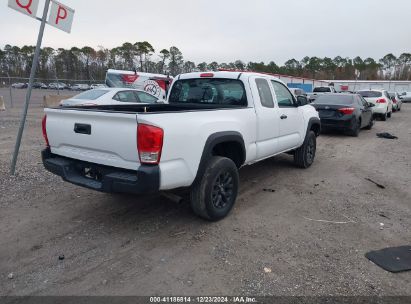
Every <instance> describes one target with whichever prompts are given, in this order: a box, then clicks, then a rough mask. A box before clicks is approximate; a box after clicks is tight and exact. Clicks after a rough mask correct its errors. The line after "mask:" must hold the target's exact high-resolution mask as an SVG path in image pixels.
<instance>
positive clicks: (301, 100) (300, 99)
mask: <svg viewBox="0 0 411 304" xmlns="http://www.w3.org/2000/svg"><path fill="white" fill-rule="evenodd" d="M308 104H309V101H308V98H307V97H305V96H303V95H299V96H297V105H298V106H299V107H301V106H305V105H308Z"/></svg>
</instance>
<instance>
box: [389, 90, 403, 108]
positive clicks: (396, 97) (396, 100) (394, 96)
mask: <svg viewBox="0 0 411 304" xmlns="http://www.w3.org/2000/svg"><path fill="white" fill-rule="evenodd" d="M388 95H390V98H391V100H392V110H393V112H396V111H401V107H402V99H401V98H400V94H398V93H396V92H395V93H394V92H390V93H388Z"/></svg>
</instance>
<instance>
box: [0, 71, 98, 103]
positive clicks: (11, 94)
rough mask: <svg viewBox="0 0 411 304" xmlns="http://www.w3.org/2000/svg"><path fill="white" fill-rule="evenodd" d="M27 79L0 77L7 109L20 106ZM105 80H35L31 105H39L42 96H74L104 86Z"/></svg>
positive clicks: (0, 86)
mask: <svg viewBox="0 0 411 304" xmlns="http://www.w3.org/2000/svg"><path fill="white" fill-rule="evenodd" d="M28 82H29V78H25V77H7V76H6V77H4V76H2V77H0V96H3V99H4V101H5V103H6V105H7V107H10V108H13V107H15V106H16V105H20V103H21V99H22V96H24V94H23V92H24V93H25V90H26V89H27V87H28ZM104 84H105V80H103V79H102V80H96V79H93V80H86V79H59V78H54V79H45V78H36V79H35V80H34V85H33V93H32V99H33V102H32V104H33V105H36V104H39V102H40V101H39V100H40V99H41V97H42V96H44V95H60V94H62V95H75V94H77V92H81V91H86V90H89V89H92V88H93V87H94V86H95V85H104Z"/></svg>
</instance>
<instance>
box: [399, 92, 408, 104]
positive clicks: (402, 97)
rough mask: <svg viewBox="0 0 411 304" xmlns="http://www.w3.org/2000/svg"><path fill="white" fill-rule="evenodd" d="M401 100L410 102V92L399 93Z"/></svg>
mask: <svg viewBox="0 0 411 304" xmlns="http://www.w3.org/2000/svg"><path fill="white" fill-rule="evenodd" d="M400 98H401V100H402V102H411V92H404V93H402V94H400Z"/></svg>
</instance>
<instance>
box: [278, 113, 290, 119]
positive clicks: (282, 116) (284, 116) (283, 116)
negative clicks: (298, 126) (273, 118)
mask: <svg viewBox="0 0 411 304" xmlns="http://www.w3.org/2000/svg"><path fill="white" fill-rule="evenodd" d="M280 118H281V119H287V118H288V116H287V115H284V114H283V115H281V116H280Z"/></svg>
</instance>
